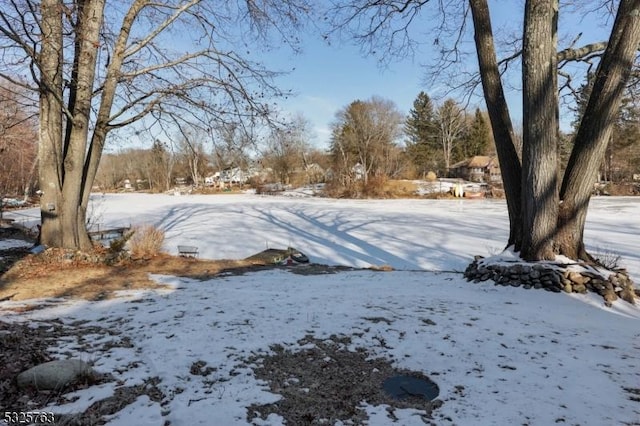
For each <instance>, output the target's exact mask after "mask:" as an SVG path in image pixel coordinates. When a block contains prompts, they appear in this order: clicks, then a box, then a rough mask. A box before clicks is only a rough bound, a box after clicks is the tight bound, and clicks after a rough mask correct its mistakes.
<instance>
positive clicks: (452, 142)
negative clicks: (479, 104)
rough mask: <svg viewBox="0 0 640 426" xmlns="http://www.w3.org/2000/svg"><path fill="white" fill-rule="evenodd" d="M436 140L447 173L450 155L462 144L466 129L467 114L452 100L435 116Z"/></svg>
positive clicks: (449, 165)
mask: <svg viewBox="0 0 640 426" xmlns="http://www.w3.org/2000/svg"><path fill="white" fill-rule="evenodd" d="M435 127H436V130H437V140H438V142H439V144H440V147H441V149H442V156H443V158H444V167H445V170H446V171H447V172H448V171H449V168H450V167H451V163H452V161H451V160H452V154H453V153H454V151H455V149H456V148H458V146H459V145H460V144H461V143H462V142H463V139H462V138H463V136H464V133H465V131H466V129H467V114H466V112H465V111H464V110H463V109H462V108H460V106H459V105H458V104H457V103H456V101H454V100H453V99H447V100H446V101H444V103H443V104H442V105H441V106H440V107H439V108H438V109H437V111H436V114H435Z"/></svg>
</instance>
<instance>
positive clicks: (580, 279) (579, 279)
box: [567, 272, 589, 285]
mask: <svg viewBox="0 0 640 426" xmlns="http://www.w3.org/2000/svg"><path fill="white" fill-rule="evenodd" d="M567 278H569V279H570V280H571V281H573V282H574V283H576V284H583V285H584V284H586V283H587V282H589V280H588V279H587V277H584V276H582V274H580V273H579V272H569V276H568V277H567Z"/></svg>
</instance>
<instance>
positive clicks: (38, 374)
mask: <svg viewBox="0 0 640 426" xmlns="http://www.w3.org/2000/svg"><path fill="white" fill-rule="evenodd" d="M93 374H94V372H93V370H92V369H91V367H90V366H89V364H87V363H86V362H84V361H82V360H79V359H62V360H56V361H49V362H45V363H44V364H40V365H36V366H35V367H32V368H30V369H28V370H26V371H23V372H22V373H20V374H18V377H17V381H18V386H19V387H21V388H25V387H33V388H36V389H38V390H58V389H62V388H64V387H65V386H67V385H69V384H71V383H73V382H74V381H76V380H77V379H79V378H81V377H87V376H90V375H93Z"/></svg>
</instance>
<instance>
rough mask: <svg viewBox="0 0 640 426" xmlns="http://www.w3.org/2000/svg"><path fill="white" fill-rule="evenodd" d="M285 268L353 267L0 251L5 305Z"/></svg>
mask: <svg viewBox="0 0 640 426" xmlns="http://www.w3.org/2000/svg"><path fill="white" fill-rule="evenodd" d="M5 238H7V239H8V238H11V239H24V240H25V242H27V243H31V244H32V243H33V240H32V239H31V237H30V236H28V235H26V234H24V233H21V232H20V231H19V230H7V229H6V228H4V229H2V230H1V231H0V240H2V239H5ZM274 268H282V269H286V270H288V271H291V272H293V273H297V274H303V275H317V274H333V273H337V272H343V271H348V270H353V268H350V267H341V266H327V265H319V264H295V265H284V266H282V265H272V264H267V263H265V262H260V261H256V260H255V259H254V260H252V259H245V260H225V259H222V260H206V259H195V258H190V257H180V256H171V255H168V254H159V255H157V256H153V257H147V258H131V257H128V256H124V257H122V258H114V256H113V253H109V251H108V250H107V249H104V248H102V247H97V248H96V249H95V250H94V251H93V252H90V253H81V252H74V251H70V250H63V249H47V250H46V251H44V252H42V253H39V254H32V253H31V252H30V247H18V248H10V249H4V250H0V301H3V300H12V301H17V300H25V299H34V298H54V297H55V298H65V297H66V298H80V299H86V300H102V299H109V298H112V297H113V296H114V292H116V291H119V290H135V289H147V288H161V287H163V286H162V285H160V284H158V283H156V282H154V281H153V280H152V279H150V278H149V274H163V275H172V276H177V277H186V278H193V279H198V280H207V279H211V278H215V277H216V276H220V275H222V274H225V275H229V274H234V275H239V274H244V273H246V272H255V271H259V270H264V269H274Z"/></svg>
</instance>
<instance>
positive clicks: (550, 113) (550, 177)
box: [521, 0, 558, 260]
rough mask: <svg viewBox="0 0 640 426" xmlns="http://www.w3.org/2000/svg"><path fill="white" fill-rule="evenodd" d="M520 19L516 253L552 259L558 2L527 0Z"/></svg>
mask: <svg viewBox="0 0 640 426" xmlns="http://www.w3.org/2000/svg"><path fill="white" fill-rule="evenodd" d="M524 22H525V25H524V42H523V50H522V80H523V96H522V98H523V127H524V134H523V144H522V212H523V223H522V226H523V227H524V228H523V233H522V249H521V256H522V257H523V258H524V259H527V260H543V259H545V260H552V259H554V257H555V253H554V246H553V237H554V235H555V230H556V223H557V217H558V161H557V152H558V149H557V145H558V112H557V108H558V88H557V86H558V84H557V72H558V66H557V50H558V49H557V22H558V0H527V2H526V5H525V18H524Z"/></svg>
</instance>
